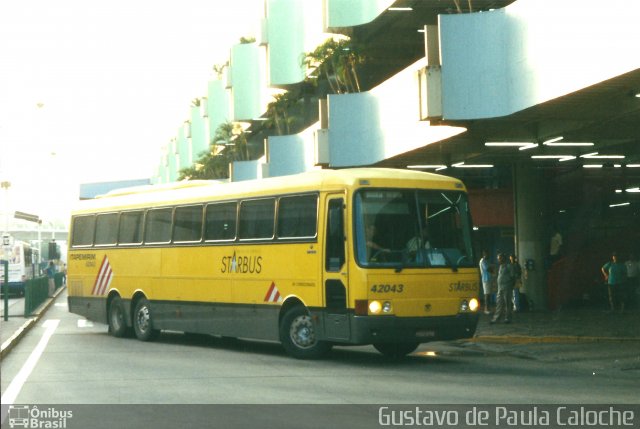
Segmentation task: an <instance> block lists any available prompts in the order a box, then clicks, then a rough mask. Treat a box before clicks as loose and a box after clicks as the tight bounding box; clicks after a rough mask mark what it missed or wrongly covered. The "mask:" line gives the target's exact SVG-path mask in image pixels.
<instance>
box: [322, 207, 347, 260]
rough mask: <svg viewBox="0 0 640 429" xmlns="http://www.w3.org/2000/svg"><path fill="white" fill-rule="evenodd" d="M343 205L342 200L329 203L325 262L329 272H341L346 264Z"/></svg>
mask: <svg viewBox="0 0 640 429" xmlns="http://www.w3.org/2000/svg"><path fill="white" fill-rule="evenodd" d="M343 204H344V201H343V200H342V198H340V199H335V200H331V201H329V212H328V216H327V243H326V246H327V252H326V260H325V269H326V270H327V271H334V272H335V271H340V269H341V268H342V265H344V262H345V254H344V212H343V210H342V206H343Z"/></svg>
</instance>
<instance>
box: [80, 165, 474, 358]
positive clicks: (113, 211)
mask: <svg viewBox="0 0 640 429" xmlns="http://www.w3.org/2000/svg"><path fill="white" fill-rule="evenodd" d="M471 231H472V224H471V217H470V214H469V204H468V200H467V195H466V191H465V187H464V185H463V184H462V183H461V182H460V181H459V180H457V179H453V178H450V177H445V176H440V175H436V174H430V173H422V172H413V171H406V170H394V169H380V168H378V169H376V168H356V169H344V170H318V171H313V172H308V173H303V174H299V175H293V176H286V177H278V178H269V179H262V180H255V181H246V182H236V183H225V184H220V183H207V182H206V181H194V182H182V183H178V184H176V185H174V186H173V187H166V186H165V187H160V188H155V187H153V186H151V187H149V188H148V189H135V190H122V191H117V192H112V193H110V194H107V195H106V196H103V197H99V198H97V199H94V200H88V201H83V202H81V205H80V207H79V208H78V209H77V210H75V211H74V212H73V214H72V219H71V231H70V239H69V240H70V241H69V242H70V250H69V258H68V291H69V298H68V303H69V310H70V311H71V312H72V313H76V314H79V315H82V316H85V317H86V318H87V319H90V320H93V321H97V322H102V323H107V324H108V326H109V332H110V333H111V334H112V335H114V336H116V337H121V336H125V335H128V334H130V333H134V334H135V336H136V337H137V338H138V339H140V340H142V341H149V340H152V339H154V338H155V337H156V336H157V335H158V333H159V332H160V331H161V330H172V331H183V332H186V333H204V334H211V335H219V336H224V337H242V338H250V339H259V340H273V341H279V342H281V343H282V345H283V346H284V348H285V350H286V351H287V352H288V353H289V354H290V355H292V356H294V357H296V358H315V357H319V356H321V355H323V354H324V353H326V352H327V351H328V350H329V349H330V348H331V346H332V345H364V344H373V345H374V347H375V348H376V349H377V350H378V351H380V352H381V353H383V354H385V355H388V356H394V357H398V356H403V355H406V354H408V353H411V352H413V351H414V350H415V349H416V348H417V347H418V345H419V344H420V343H424V342H429V341H434V340H451V339H458V338H467V337H471V336H472V335H473V334H474V332H475V329H476V325H477V320H478V313H477V310H478V300H477V299H476V297H477V296H478V290H479V289H478V282H479V276H478V271H477V267H476V264H475V263H474V258H473V254H472V245H471Z"/></svg>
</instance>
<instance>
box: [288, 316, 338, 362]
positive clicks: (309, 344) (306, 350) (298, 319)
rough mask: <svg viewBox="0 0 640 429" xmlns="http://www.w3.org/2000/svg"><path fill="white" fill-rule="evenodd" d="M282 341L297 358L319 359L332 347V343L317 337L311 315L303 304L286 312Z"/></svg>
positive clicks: (289, 352) (290, 353)
mask: <svg viewBox="0 0 640 429" xmlns="http://www.w3.org/2000/svg"><path fill="white" fill-rule="evenodd" d="M280 341H281V342H282V346H283V347H284V349H285V350H286V351H287V353H288V354H289V355H291V356H293V357H294V358H296V359H317V358H319V357H322V356H324V355H325V354H326V353H327V352H328V351H329V350H330V349H331V344H330V343H327V342H324V341H318V340H317V339H316V332H315V326H314V323H313V320H311V315H310V314H309V312H308V311H307V309H306V308H304V307H302V306H295V307H293V308H291V309H290V310H289V311H287V312H286V313H285V315H284V317H283V318H282V322H281V323H280Z"/></svg>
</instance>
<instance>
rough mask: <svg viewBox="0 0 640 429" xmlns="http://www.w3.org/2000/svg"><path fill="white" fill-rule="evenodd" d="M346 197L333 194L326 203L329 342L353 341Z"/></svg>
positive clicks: (325, 292)
mask: <svg viewBox="0 0 640 429" xmlns="http://www.w3.org/2000/svg"><path fill="white" fill-rule="evenodd" d="M344 201H345V200H344V194H335V195H329V196H328V197H327V200H326V216H325V220H326V223H327V224H326V228H324V231H325V232H324V233H325V237H324V243H325V248H324V267H323V279H322V280H323V284H324V302H325V306H326V313H325V315H326V317H325V318H324V331H325V334H326V336H327V339H328V340H349V332H350V329H349V316H348V314H347V298H348V293H347V291H348V279H349V273H348V270H347V267H348V265H349V264H347V252H346V239H345V238H346V232H345V223H346V222H345V210H344V208H345V204H344Z"/></svg>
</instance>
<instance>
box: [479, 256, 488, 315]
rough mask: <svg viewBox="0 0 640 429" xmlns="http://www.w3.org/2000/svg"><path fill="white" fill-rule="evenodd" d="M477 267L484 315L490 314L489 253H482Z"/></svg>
mask: <svg viewBox="0 0 640 429" xmlns="http://www.w3.org/2000/svg"><path fill="white" fill-rule="evenodd" d="M479 266H480V277H481V279H482V289H483V292H484V314H491V311H490V310H489V302H490V301H491V265H490V264H489V253H488V252H487V251H486V250H483V251H482V258H481V259H480V264H479Z"/></svg>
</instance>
